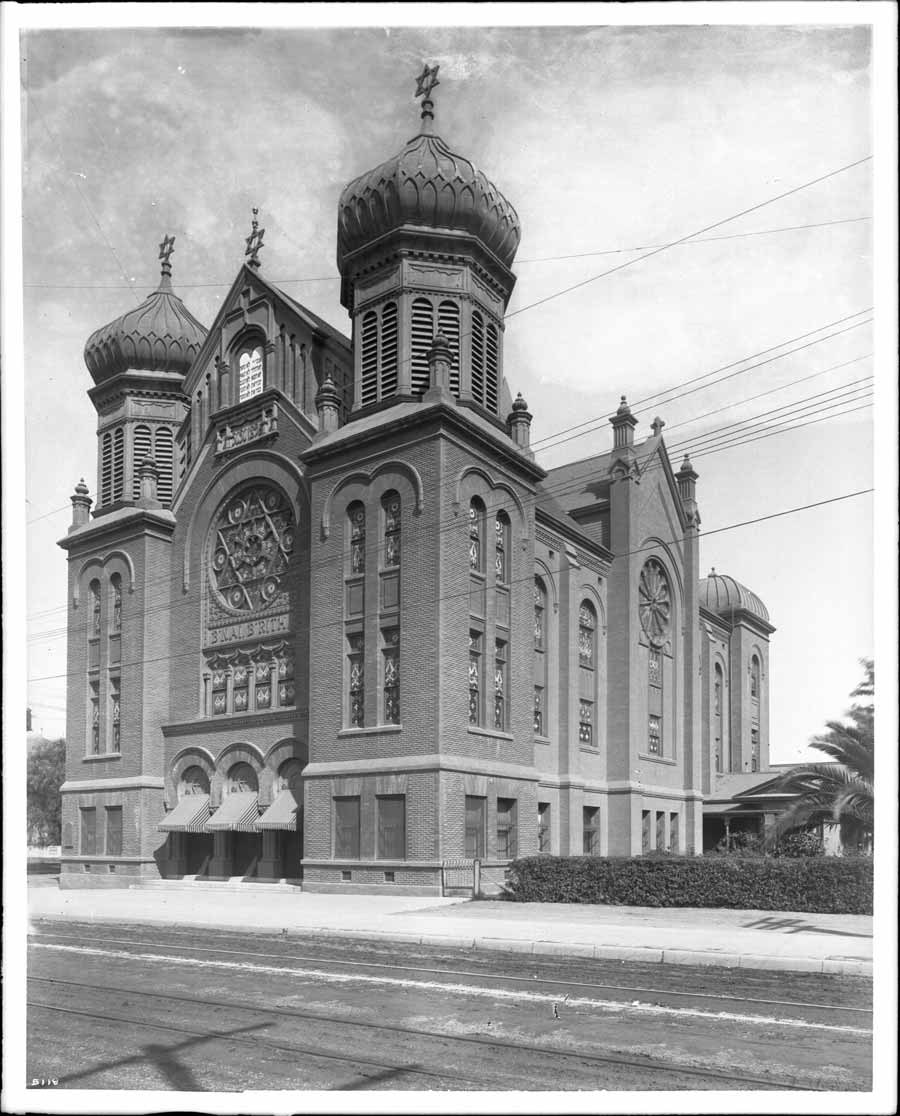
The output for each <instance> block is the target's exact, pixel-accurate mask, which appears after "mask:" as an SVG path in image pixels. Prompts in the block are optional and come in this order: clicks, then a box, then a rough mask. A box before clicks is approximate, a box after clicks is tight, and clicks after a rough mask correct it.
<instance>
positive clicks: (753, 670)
mask: <svg viewBox="0 0 900 1116" xmlns="http://www.w3.org/2000/svg"><path fill="white" fill-rule="evenodd" d="M750 697H751V698H752V699H753V700H754V701H759V659H757V657H756V656H755V655H754V656H753V658H752V659H751V660H750Z"/></svg>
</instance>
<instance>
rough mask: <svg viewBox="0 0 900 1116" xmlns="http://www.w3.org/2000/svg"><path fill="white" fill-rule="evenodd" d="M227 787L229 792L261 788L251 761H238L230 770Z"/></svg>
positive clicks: (254, 790) (234, 792) (236, 792)
mask: <svg viewBox="0 0 900 1116" xmlns="http://www.w3.org/2000/svg"><path fill="white" fill-rule="evenodd" d="M226 787H227V790H228V793H229V794H239V793H241V792H243V791H253V792H254V793H255V792H256V791H258V790H259V779H258V778H257V776H256V772H255V771H254V770H253V768H252V767H251V766H250V764H249V763H236V764H235V765H234V766H233V767H232V768H231V769H230V770H229V772H228V780H227V783H226Z"/></svg>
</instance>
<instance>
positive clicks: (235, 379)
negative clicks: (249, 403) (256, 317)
mask: <svg viewBox="0 0 900 1116" xmlns="http://www.w3.org/2000/svg"><path fill="white" fill-rule="evenodd" d="M268 344H269V339H268V337H267V336H266V334H265V332H264V330H263V329H262V328H261V327H260V326H258V325H256V324H250V325H247V326H244V328H243V329H241V330H239V332H238V333H237V334H235V336H234V337H233V338H232V339H231V342H230V343H229V345H228V349H227V354H228V356H227V360H228V373H229V381H230V383H229V387H230V393H231V399H230V400H228V401H227V402H226V401H225V400H220V401H219V405H220V406H229V405H234V404H235V403H238V402H240V401H241V400H240V378H241V369H240V359H241V356H242V355H243V354H244V353H245V352H246V353H252V352H253V351H254V350H255V349H259V354H260V357H261V358H262V387H261V388H260V390H259V391H257V392H254V393H253V395H252V396H250V397H249V398H255V397H256V396H257V395H260V394H262V392H264V391H265V390H266V388H267V387H268V386H270V385H269V384H268V383H267V382H266V381H267V375H266V374H267V372H268V371H269V360H268V357H269V353H268ZM244 402H246V400H244Z"/></svg>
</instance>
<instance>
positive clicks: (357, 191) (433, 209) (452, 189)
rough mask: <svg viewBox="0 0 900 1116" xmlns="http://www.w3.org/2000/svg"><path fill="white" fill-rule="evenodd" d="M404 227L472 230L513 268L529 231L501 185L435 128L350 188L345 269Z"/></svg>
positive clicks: (343, 240) (342, 237) (343, 206)
mask: <svg viewBox="0 0 900 1116" xmlns="http://www.w3.org/2000/svg"><path fill="white" fill-rule="evenodd" d="M425 128H426V129H427V124H426V126H425ZM403 225H415V226H419V227H425V228H432V229H439V230H451V231H453V232H461V233H468V234H469V235H470V236H474V237H477V238H478V239H479V240H480V241H481V243H482V244H483V245H484V246H485V248H488V249H489V250H490V251H491V252H493V254H494V255H495V256H496V257H497V258H498V259H499V260H500V262H501V263H502V264H504V265H505V266H506V267H510V266H511V264H512V262H513V259H514V258H515V255H516V250H517V249H518V247H519V240H520V239H521V235H522V232H521V227H520V225H519V218H518V215H517V214H516V211H515V209H513V207H512V205H510V203H509V202H508V201H507V200H506V198H505V197H504V196H503V195H502V194H501V193H500V191H499V190H498V189H497V187H496V186H495V185H494V184H493V183H492V182H491V181H489V179H488V178H487V177H486V176H485V175H484V174H482V173H481V171H480V170H478V169H477V168H476V167H475V166H474V165H473V164H472V163H470V162H469V160H468V159H464V158H463V157H462V156H461V155H456V154H454V153H453V152H452V151H451V150H450V148H449V147H448V146H447V145H446V143H444V141H443V140H442V139H441V138H440V136H435V135H431V134H430V132H429V131H427V130H423V131H422V132H421V133H420V134H419V135H417V136H414V137H413V139H411V140H410V141H409V142H408V143H407V145H406V147H404V148H403V150H402V151H401V152H399V154H397V155H394V156H393V158H391V159H388V160H387V162H385V163H382V164H381V166H379V167H376V168H375V169H374V170H370V171H368V172H367V173H366V174H363V175H360V177H359V178H356V179H354V181H353V182H351V183H350V185H349V186H347V187H345V188H344V192H343V193H342V194H341V199H340V202H339V203H338V242H337V243H338V249H337V255H338V266H339V267H342V265H343V261H344V259H345V258H346V257H347V256H348V255H349V254H350V253H351V252H355V251H356V250H357V249H358V248H362V247H363V246H364V245H366V244H369V243H370V242H371V241H373V240H377V239H378V238H379V237H381V236H384V235H385V233H389V232H393V231H394V230H395V229H399V228H400V227H401V226H403Z"/></svg>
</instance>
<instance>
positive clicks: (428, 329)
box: [410, 298, 434, 395]
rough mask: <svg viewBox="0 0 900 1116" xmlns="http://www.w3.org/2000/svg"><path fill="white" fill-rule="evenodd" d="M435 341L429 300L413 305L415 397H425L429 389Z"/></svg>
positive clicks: (413, 380) (411, 337)
mask: <svg viewBox="0 0 900 1116" xmlns="http://www.w3.org/2000/svg"><path fill="white" fill-rule="evenodd" d="M433 340H434V309H433V307H432V305H431V303H430V302H429V300H428V299H427V298H417V299H415V300H414V302H413V304H412V320H411V330H410V385H411V388H412V393H413V395H424V394H425V392H426V391H428V387H429V380H430V376H429V368H428V351H429V349H430V348H431V343H432V341H433Z"/></svg>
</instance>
